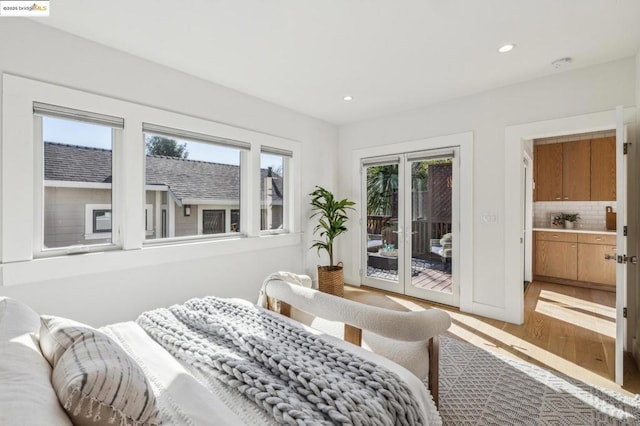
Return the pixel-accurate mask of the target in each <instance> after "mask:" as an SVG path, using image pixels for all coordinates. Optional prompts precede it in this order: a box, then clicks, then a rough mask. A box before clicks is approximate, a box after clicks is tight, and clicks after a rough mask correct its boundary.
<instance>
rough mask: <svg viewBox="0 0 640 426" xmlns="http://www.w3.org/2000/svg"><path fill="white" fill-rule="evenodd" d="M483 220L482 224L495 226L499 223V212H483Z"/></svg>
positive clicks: (481, 216)
mask: <svg viewBox="0 0 640 426" xmlns="http://www.w3.org/2000/svg"><path fill="white" fill-rule="evenodd" d="M480 218H481V219H482V223H486V224H491V225H495V224H496V223H498V213H497V212H482V214H481V215H480Z"/></svg>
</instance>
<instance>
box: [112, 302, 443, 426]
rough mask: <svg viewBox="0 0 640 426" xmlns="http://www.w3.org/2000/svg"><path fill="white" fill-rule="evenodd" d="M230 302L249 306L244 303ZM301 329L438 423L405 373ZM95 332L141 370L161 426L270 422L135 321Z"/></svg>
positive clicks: (385, 361) (426, 400)
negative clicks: (390, 381)
mask: <svg viewBox="0 0 640 426" xmlns="http://www.w3.org/2000/svg"><path fill="white" fill-rule="evenodd" d="M236 301H237V302H239V303H245V304H248V305H250V303H249V302H246V301H241V300H236ZM305 328H306V329H307V330H309V331H310V332H312V333H315V334H320V335H323V336H324V338H325V339H327V340H329V341H331V342H332V343H333V344H335V345H336V346H340V347H343V348H347V349H348V350H350V351H352V352H355V353H356V354H357V355H359V356H361V357H362V358H365V359H367V360H370V361H372V362H375V363H377V364H380V365H382V366H384V367H386V368H387V369H389V370H391V371H393V372H394V373H396V374H397V375H398V376H400V378H401V379H403V380H404V381H405V382H406V383H407V385H408V387H409V389H411V391H412V392H413V393H414V395H415V396H416V399H417V401H418V403H419V404H420V408H421V409H422V410H423V411H424V413H425V418H426V419H427V420H428V424H433V425H439V424H441V419H440V416H439V414H438V412H437V410H436V407H435V404H434V403H433V400H432V398H431V395H430V393H429V392H428V390H427V389H426V388H425V386H424V384H423V383H422V382H421V381H420V380H419V379H418V378H417V377H416V376H415V375H413V374H412V373H411V372H409V371H408V370H406V369H405V368H403V367H401V366H399V365H397V364H395V363H393V362H391V361H389V360H388V359H386V358H383V357H381V356H379V355H376V354H374V353H372V352H369V351H366V350H364V349H362V348H359V347H357V346H354V345H351V344H349V343H346V342H344V341H342V340H340V339H336V338H335V337H332V336H329V335H325V334H323V333H320V332H317V331H316V330H313V329H310V328H308V327H305ZM101 330H102V331H104V332H105V333H107V334H108V335H109V336H110V337H112V338H113V339H115V340H116V341H117V342H118V343H120V344H121V345H122V346H123V348H124V349H125V350H126V351H127V353H129V354H130V355H131V356H132V357H133V358H134V359H135V360H136V361H137V362H138V363H139V364H140V366H141V367H142V368H143V370H144V371H145V373H146V374H147V376H148V378H149V380H150V382H151V384H152V386H153V387H154V391H155V392H156V395H157V397H158V401H159V404H160V409H161V412H162V415H163V419H164V421H165V423H166V424H188V425H210V424H216V425H244V424H246V425H256V424H261V425H269V424H276V423H275V421H274V420H273V418H272V417H271V416H269V415H267V413H265V412H264V411H262V410H261V409H260V408H258V407H257V406H256V405H254V403H252V402H251V401H249V400H248V399H245V398H244V397H241V396H240V395H239V394H236V391H234V390H229V389H227V388H226V387H225V386H224V385H222V384H221V382H218V381H217V380H216V379H210V378H207V377H205V376H204V375H203V374H202V373H201V372H200V371H199V370H197V369H195V368H193V367H190V366H189V365H187V364H186V363H184V364H183V363H181V362H179V361H178V360H176V359H175V358H173V357H172V356H171V355H170V354H169V353H168V352H166V351H165V350H164V349H163V348H162V347H161V346H160V345H158V344H157V343H156V342H155V341H154V340H153V339H151V337H149V336H148V335H147V334H146V332H145V331H144V330H142V328H140V327H139V326H138V325H137V324H136V323H134V322H126V323H119V324H113V325H109V326H107V327H104V328H102V329H101Z"/></svg>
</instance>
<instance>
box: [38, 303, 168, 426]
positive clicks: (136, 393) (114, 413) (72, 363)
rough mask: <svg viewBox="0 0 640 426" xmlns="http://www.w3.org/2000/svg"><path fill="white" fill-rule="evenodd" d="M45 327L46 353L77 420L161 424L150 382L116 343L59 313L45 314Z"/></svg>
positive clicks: (59, 390)
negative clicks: (52, 315) (54, 314)
mask: <svg viewBox="0 0 640 426" xmlns="http://www.w3.org/2000/svg"><path fill="white" fill-rule="evenodd" d="M41 330H42V331H41V334H42V335H43V337H45V336H46V337H45V338H44V339H43V340H41V346H42V347H43V348H42V349H43V353H44V354H45V356H47V357H48V358H49V359H50V361H51V362H52V364H53V376H52V379H51V381H52V383H53V388H54V389H55V391H56V393H57V395H58V400H59V401H60V403H61V404H63V406H64V409H65V410H67V412H68V414H69V415H70V417H71V419H72V420H73V422H74V424H75V425H81V426H84V425H87V426H88V425H92V426H100V425H105V426H106V425H113V424H114V422H115V424H121V423H122V424H127V425H129V424H131V425H136V426H138V425H157V424H159V423H160V413H159V411H158V408H157V404H156V398H155V395H154V394H153V390H152V389H151V385H150V384H149V381H148V380H147V378H146V376H145V375H144V372H143V371H142V369H141V368H140V366H138V364H136V362H135V361H134V360H133V359H131V357H129V355H127V354H126V353H125V352H124V350H123V349H122V348H121V347H120V346H119V345H118V344H117V343H116V342H114V341H113V340H111V339H110V338H109V337H108V336H107V335H105V334H104V333H102V332H100V331H98V330H96V329H94V328H92V327H90V326H88V325H84V324H81V323H78V322H75V321H71V320H67V319H64V318H58V317H48V316H43V317H42V328H41ZM45 346H46V348H45Z"/></svg>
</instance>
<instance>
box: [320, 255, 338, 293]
mask: <svg viewBox="0 0 640 426" xmlns="http://www.w3.org/2000/svg"><path fill="white" fill-rule="evenodd" d="M342 266H343V265H342V262H338V265H336V266H334V267H333V268H331V267H330V266H320V265H318V288H319V289H320V291H322V292H324V293H329V294H333V295H335V296H340V297H344V275H343V272H342Z"/></svg>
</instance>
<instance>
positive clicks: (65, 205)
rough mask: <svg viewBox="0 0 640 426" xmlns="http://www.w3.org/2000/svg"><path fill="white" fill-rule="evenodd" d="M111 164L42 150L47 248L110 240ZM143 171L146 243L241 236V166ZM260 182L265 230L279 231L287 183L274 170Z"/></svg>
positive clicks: (54, 146) (155, 162)
mask: <svg viewBox="0 0 640 426" xmlns="http://www.w3.org/2000/svg"><path fill="white" fill-rule="evenodd" d="M111 157H112V152H111V151H110V150H106V149H100V148H89V147H83V146H77V145H67V144H60V143H53V142H45V144H44V159H45V160H44V185H45V191H44V201H45V217H44V221H45V226H44V229H45V235H44V245H45V247H49V248H52V247H65V246H71V245H76V244H87V243H90V242H91V243H96V242H100V241H96V240H101V239H105V240H110V237H111V223H112V222H111V197H112V193H111V176H112V166H111ZM145 171H146V183H145V190H146V201H145V214H146V216H145V232H146V235H147V237H146V238H147V239H153V238H168V237H184V236H193V235H203V234H219V233H228V232H240V231H241V229H240V170H239V167H238V166H234V165H228V164H218V163H210V162H205V161H194V160H188V159H181V158H175V157H165V156H155V155H148V156H147V158H146V167H145ZM261 175H262V179H261V197H262V206H263V208H262V215H261V216H262V220H263V223H262V228H263V229H277V228H279V227H280V226H281V225H282V178H281V177H280V176H279V175H276V174H274V173H273V172H272V171H271V170H270V169H268V170H262V171H261ZM265 188H268V189H270V190H266V189H265Z"/></svg>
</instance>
